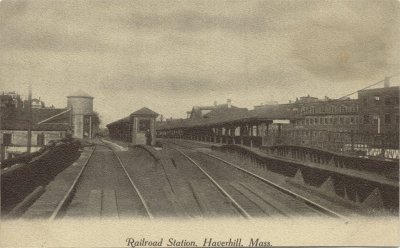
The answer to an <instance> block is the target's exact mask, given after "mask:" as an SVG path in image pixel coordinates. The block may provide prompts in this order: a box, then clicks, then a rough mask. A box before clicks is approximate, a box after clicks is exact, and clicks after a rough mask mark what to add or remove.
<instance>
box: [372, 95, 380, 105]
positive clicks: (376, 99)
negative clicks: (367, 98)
mask: <svg viewBox="0 0 400 248" xmlns="http://www.w3.org/2000/svg"><path fill="white" fill-rule="evenodd" d="M380 99H381V98H380V97H379V96H374V100H375V104H379V101H380Z"/></svg>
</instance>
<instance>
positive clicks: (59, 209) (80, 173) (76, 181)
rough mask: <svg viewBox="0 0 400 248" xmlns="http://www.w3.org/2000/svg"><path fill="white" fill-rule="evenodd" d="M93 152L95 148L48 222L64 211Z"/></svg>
mask: <svg viewBox="0 0 400 248" xmlns="http://www.w3.org/2000/svg"><path fill="white" fill-rule="evenodd" d="M95 150H96V146H94V149H93V150H92V152H91V153H90V155H89V157H88V158H87V160H86V161H85V164H84V165H83V166H82V169H81V170H80V171H79V173H78V175H77V176H76V177H75V180H74V181H73V183H72V185H71V187H70V188H69V189H68V191H67V193H66V194H65V195H64V197H63V199H62V200H61V201H60V202H59V203H58V205H57V207H56V209H55V210H54V211H53V213H52V214H51V216H50V218H49V220H50V221H53V220H55V219H56V218H57V217H58V215H59V214H60V211H61V210H62V209H64V207H65V206H66V204H67V202H68V201H69V200H70V199H71V197H72V193H73V192H74V191H75V189H76V186H77V185H78V181H79V179H80V178H81V177H82V175H83V172H84V171H85V169H86V167H87V164H88V163H89V160H90V158H91V157H92V155H93V153H94V151H95Z"/></svg>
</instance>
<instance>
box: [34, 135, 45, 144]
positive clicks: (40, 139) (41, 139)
mask: <svg viewBox="0 0 400 248" xmlns="http://www.w3.org/2000/svg"><path fill="white" fill-rule="evenodd" d="M36 144H37V145H38V146H43V145H44V133H39V134H38V135H37V139H36Z"/></svg>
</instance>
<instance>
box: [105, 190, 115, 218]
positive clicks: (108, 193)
mask: <svg viewBox="0 0 400 248" xmlns="http://www.w3.org/2000/svg"><path fill="white" fill-rule="evenodd" d="M101 217H106V218H110V217H111V218H117V219H118V218H119V214H118V206H117V197H116V195H115V190H111V189H105V190H103V200H102V210H101Z"/></svg>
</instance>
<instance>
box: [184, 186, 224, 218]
mask: <svg viewBox="0 0 400 248" xmlns="http://www.w3.org/2000/svg"><path fill="white" fill-rule="evenodd" d="M190 187H191V189H192V191H193V195H194V198H195V199H196V201H197V204H198V205H199V208H200V210H201V212H202V213H203V215H204V216H218V213H217V212H216V211H215V209H214V208H213V206H212V204H211V202H210V200H209V198H208V196H207V194H206V191H205V190H204V187H203V185H201V184H199V183H198V182H196V181H191V182H190Z"/></svg>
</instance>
